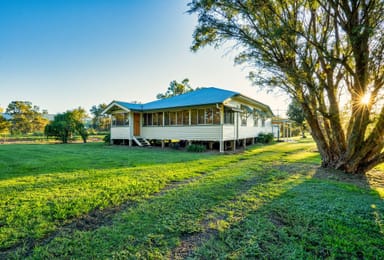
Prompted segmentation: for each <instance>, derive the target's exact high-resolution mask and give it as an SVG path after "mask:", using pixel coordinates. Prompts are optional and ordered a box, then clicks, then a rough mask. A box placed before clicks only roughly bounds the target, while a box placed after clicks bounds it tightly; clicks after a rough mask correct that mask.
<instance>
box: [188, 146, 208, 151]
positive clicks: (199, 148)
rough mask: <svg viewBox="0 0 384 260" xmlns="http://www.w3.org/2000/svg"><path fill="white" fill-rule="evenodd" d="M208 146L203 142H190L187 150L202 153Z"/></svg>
mask: <svg viewBox="0 0 384 260" xmlns="http://www.w3.org/2000/svg"><path fill="white" fill-rule="evenodd" d="M206 150H207V148H206V147H205V145H202V144H190V145H188V146H187V151H188V152H193V153H202V152H205V151H206Z"/></svg>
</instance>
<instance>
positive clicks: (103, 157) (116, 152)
mask: <svg viewBox="0 0 384 260" xmlns="http://www.w3.org/2000/svg"><path fill="white" fill-rule="evenodd" d="M210 157H212V155H211V154H196V153H186V152H181V151H176V150H161V149H158V148H145V149H144V148H139V147H130V148H127V147H119V146H107V145H104V144H103V143H87V144H27V145H25V144H15V145H4V146H0V181H1V180H7V179H11V178H19V177H25V176H37V175H42V174H56V173H71V172H75V171H79V170H85V171H87V170H102V169H107V170H108V169H115V168H126V167H137V166H146V165H147V166H148V165H155V164H166V163H177V162H189V161H196V160H199V159H203V158H210Z"/></svg>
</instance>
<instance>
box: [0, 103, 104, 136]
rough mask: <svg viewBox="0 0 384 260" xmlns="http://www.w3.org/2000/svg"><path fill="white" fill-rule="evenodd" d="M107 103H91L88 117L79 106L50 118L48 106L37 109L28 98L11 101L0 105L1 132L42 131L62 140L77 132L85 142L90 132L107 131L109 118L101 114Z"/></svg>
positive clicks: (39, 133) (23, 132)
mask: <svg viewBox="0 0 384 260" xmlns="http://www.w3.org/2000/svg"><path fill="white" fill-rule="evenodd" d="M106 106H107V105H106V104H99V105H97V106H96V105H95V106H93V107H92V108H91V109H90V112H91V115H92V118H91V119H90V118H89V116H88V114H87V112H86V111H85V110H84V109H83V108H81V107H79V108H76V109H73V110H68V111H66V112H64V113H60V114H57V115H54V116H53V118H52V115H49V114H48V111H47V110H42V111H40V108H39V107H38V106H35V105H32V102H30V101H12V102H11V103H10V104H9V105H8V107H7V108H6V109H5V111H4V109H3V108H0V134H10V135H12V136H17V135H28V134H35V135H45V136H47V137H55V138H56V139H58V140H61V141H62V142H63V143H67V142H68V141H69V140H70V138H72V137H73V136H74V135H79V136H80V137H81V138H82V140H83V142H86V141H87V138H88V136H89V134H90V133H94V132H102V131H108V129H109V126H110V119H109V117H108V116H106V115H102V111H103V110H104V108H106ZM4 112H5V113H4ZM50 117H51V120H50V119H49V118H50Z"/></svg>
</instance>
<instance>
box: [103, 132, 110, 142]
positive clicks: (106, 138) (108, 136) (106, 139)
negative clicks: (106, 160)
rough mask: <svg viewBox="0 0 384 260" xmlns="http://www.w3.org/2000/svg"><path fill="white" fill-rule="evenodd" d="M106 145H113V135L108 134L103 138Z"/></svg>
mask: <svg viewBox="0 0 384 260" xmlns="http://www.w3.org/2000/svg"><path fill="white" fill-rule="evenodd" d="M103 141H104V143H106V144H110V143H111V133H108V134H106V135H105V136H104V138H103Z"/></svg>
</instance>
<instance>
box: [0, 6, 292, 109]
mask: <svg viewBox="0 0 384 260" xmlns="http://www.w3.org/2000/svg"><path fill="white" fill-rule="evenodd" d="M188 2H189V1H187V0H0V107H2V108H4V109H5V108H6V107H7V106H8V104H9V103H10V102H11V101H16V100H21V101H30V102H32V104H33V105H36V106H39V107H40V109H41V110H42V109H47V110H48V112H49V113H51V114H55V113H61V112H65V111H67V110H70V109H74V108H77V107H82V108H85V109H86V110H87V111H89V109H90V108H91V107H92V106H93V105H98V104H101V103H106V104H109V103H110V102H111V101H113V100H119V101H126V102H132V101H137V102H142V103H145V102H149V101H153V100H155V99H156V95H157V94H158V93H163V92H165V91H166V90H167V88H168V86H169V83H170V82H171V81H172V80H176V81H178V82H181V81H182V80H183V79H185V78H188V79H189V80H190V85H191V86H192V87H193V88H196V87H212V86H213V87H218V88H223V89H228V90H232V91H237V92H240V93H242V94H244V95H246V96H249V97H252V98H254V99H256V100H258V101H260V102H263V103H265V104H267V105H269V106H270V107H271V109H272V110H273V112H274V113H275V114H279V115H283V114H284V113H285V110H286V109H287V106H288V104H289V101H290V100H289V98H288V97H287V96H286V95H284V94H281V93H280V94H272V93H266V91H261V90H260V89H259V88H257V87H255V86H253V85H252V83H251V82H250V81H249V80H248V79H247V78H246V76H247V74H248V71H247V69H246V68H244V67H241V66H235V65H234V62H233V58H234V56H235V54H236V53H234V52H230V51H228V49H224V48H222V49H214V48H213V47H205V48H203V49H201V50H199V51H198V52H196V53H194V52H191V51H190V47H191V45H192V41H193V38H192V34H193V30H194V28H195V27H196V25H197V17H196V15H189V14H187V13H186V11H187V10H188V6H187V4H188Z"/></svg>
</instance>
